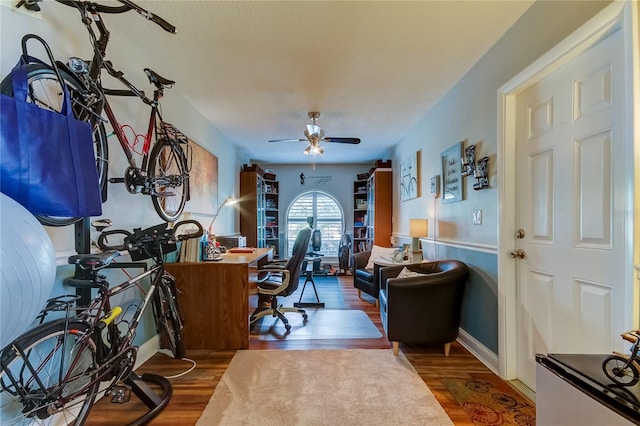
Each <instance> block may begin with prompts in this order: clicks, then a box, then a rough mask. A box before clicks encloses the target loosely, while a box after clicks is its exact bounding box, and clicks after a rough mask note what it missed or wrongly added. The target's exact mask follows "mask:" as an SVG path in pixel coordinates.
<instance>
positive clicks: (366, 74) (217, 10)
mask: <svg viewBox="0 0 640 426" xmlns="http://www.w3.org/2000/svg"><path fill="white" fill-rule="evenodd" d="M139 4H141V5H142V6H143V7H145V8H147V9H149V10H150V11H152V12H154V13H156V14H158V15H160V16H161V17H163V18H164V19H166V20H167V21H169V22H171V23H172V24H174V25H175V26H176V27H177V29H178V30H177V34H175V35H172V34H169V33H166V32H164V31H162V30H161V29H160V28H159V27H157V26H155V25H153V24H152V23H148V22H145V21H144V20H141V19H140V17H139V16H138V15H137V14H135V13H133V12H130V13H127V14H124V15H121V16H118V17H117V18H112V17H109V22H108V24H109V28H110V29H111V32H112V34H113V36H114V39H115V38H116V35H117V36H118V37H119V38H124V39H126V40H127V43H128V45H129V47H130V48H131V49H133V51H136V52H140V56H141V57H139V58H137V59H139V60H140V61H141V62H142V63H143V64H144V65H143V66H149V67H151V68H153V69H154V70H156V71H158V72H159V73H160V74H161V75H166V76H167V77H169V78H171V79H174V80H176V81H177V82H178V83H177V85H176V88H175V89H172V90H179V91H181V92H182V94H183V95H184V96H185V98H186V99H187V100H188V101H189V102H191V103H192V104H193V105H194V106H195V107H196V108H197V109H198V110H199V111H200V112H201V113H202V114H203V115H204V116H205V117H206V118H207V119H209V120H210V121H211V122H212V123H213V124H214V125H215V126H216V127H217V128H218V129H219V130H220V131H221V132H222V133H224V134H225V135H226V136H227V137H228V138H229V139H230V140H231V141H233V142H234V143H236V144H237V145H238V146H239V147H240V149H241V150H242V151H241V152H243V153H244V154H246V155H247V157H248V158H250V159H252V160H256V161H262V162H272V163H304V162H307V161H309V158H308V157H306V156H304V155H303V154H302V151H303V149H304V148H305V147H306V146H307V144H306V142H284V143H278V144H274V143H268V142H267V141H268V140H270V139H282V138H301V137H304V135H303V132H304V129H305V125H306V124H309V123H310V120H309V118H308V117H307V112H308V111H320V112H321V116H320V118H319V119H318V122H317V124H319V125H320V126H322V127H323V129H324V130H325V132H326V135H327V136H341V137H359V138H361V140H362V142H361V143H360V145H344V144H327V145H326V146H325V154H324V155H323V156H321V157H319V158H317V159H316V160H317V162H329V163H345V162H346V163H352V162H368V161H371V160H374V159H376V158H388V156H389V152H390V151H389V149H390V147H391V146H393V145H394V144H395V143H397V142H398V141H399V140H400V139H401V138H402V137H403V136H404V135H405V134H406V133H407V132H408V131H409V130H410V129H411V128H412V127H413V126H414V125H416V123H417V122H418V120H419V119H420V118H421V117H423V116H424V115H425V113H426V112H427V111H428V110H429V108H430V107H432V106H433V105H434V104H435V103H436V102H437V101H438V100H439V99H440V98H441V97H442V96H443V95H444V94H445V93H446V92H447V91H448V90H449V89H450V88H451V87H452V86H453V85H454V84H455V83H456V82H457V81H458V80H459V79H460V78H461V77H462V76H463V75H464V74H465V73H466V72H467V71H468V70H469V69H470V68H471V67H472V66H473V65H474V64H475V63H476V62H477V61H478V60H479V59H480V58H481V57H482V55H483V54H484V53H485V52H486V51H487V50H488V49H489V48H490V47H491V46H492V45H493V44H494V43H495V42H496V41H497V40H498V39H499V38H500V37H501V36H502V35H503V34H504V33H505V32H506V30H507V29H508V28H509V27H510V26H511V25H513V23H514V22H515V21H516V20H517V19H518V18H519V17H520V16H521V15H522V14H523V13H524V12H525V11H526V10H527V8H528V7H529V6H530V5H531V4H532V1H529V0H527V1H525V0H522V1H515V0H512V1H478V0H476V1H412V2H395V1H389V2H386V1H375V2H372V1H282V2H273V1H258V2H247V1H225V2H222V1H140V2H139ZM154 46H156V47H154ZM150 47H153V48H150Z"/></svg>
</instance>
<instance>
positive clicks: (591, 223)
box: [498, 2, 638, 391]
mask: <svg viewBox="0 0 640 426" xmlns="http://www.w3.org/2000/svg"><path fill="white" fill-rule="evenodd" d="M635 7H636V6H635V5H633V4H632V2H625V3H623V4H613V5H611V6H609V7H608V8H607V9H605V10H603V12H601V13H600V14H598V15H597V16H596V17H594V18H593V19H592V20H591V21H589V22H588V23H587V24H585V25H584V26H583V27H581V28H580V29H579V30H577V31H576V32H575V33H574V34H573V35H571V36H570V37H569V38H567V39H566V40H565V41H563V42H561V43H560V44H559V45H558V46H556V47H555V48H554V49H552V50H551V51H550V52H548V53H547V54H546V55H544V56H543V57H542V58H541V59H540V60H538V61H536V62H535V63H534V64H532V65H531V66H530V67H529V68H527V69H525V70H524V71H523V72H522V73H520V74H519V75H518V76H516V77H515V78H514V79H512V80H511V81H510V82H508V83H507V84H506V85H505V86H503V87H502V88H501V89H500V90H499V99H500V105H499V120H500V123H499V132H501V134H500V135H499V152H498V157H499V162H498V163H499V177H498V178H499V181H500V182H501V185H502V188H501V192H500V194H499V205H500V206H501V208H500V212H499V214H500V220H499V221H498V223H499V224H500V225H499V227H500V229H499V235H500V241H499V250H498V252H499V255H498V271H499V272H498V276H499V277H500V278H499V282H498V287H499V294H500V298H499V312H500V314H499V373H500V376H501V377H503V378H505V379H510V380H511V379H517V380H519V381H521V382H522V383H524V384H525V385H526V386H527V387H529V388H530V389H532V390H533V391H535V355H536V354H537V353H553V352H565V353H607V352H610V351H611V350H613V349H614V348H616V349H619V350H622V349H623V345H622V341H621V339H619V337H618V335H619V333H621V332H623V331H625V330H626V329H629V328H632V327H637V326H638V318H637V317H638V315H637V312H635V314H634V311H635V310H637V302H635V303H634V301H637V299H638V290H637V282H636V280H635V278H634V273H633V262H634V259H635V258H634V254H635V253H634V250H635V248H633V241H634V239H633V236H634V232H635V231H634V228H633V227H634V215H632V214H625V212H632V211H634V203H635V196H634V195H635V194H634V191H635V188H634V184H633V183H634V169H635V168H634V162H633V152H634V150H633V141H634V139H633V130H634V126H633V119H632V116H631V114H630V113H629V111H630V110H632V105H633V103H632V102H637V99H636V100H634V99H633V96H632V93H633V91H632V90H629V87H627V85H630V84H631V82H632V81H633V80H632V77H631V76H632V75H633V73H631V68H632V65H631V64H632V61H631V60H630V59H631V57H632V56H633V55H637V53H633V48H634V46H632V45H633V44H636V45H635V49H637V41H634V40H633V37H631V34H632V32H633V31H632V27H634V26H637V22H636V21H635V20H634V19H630V17H631V16H634V15H633V14H634V13H636V15H635V16H637V10H635ZM631 22H634V24H633V25H631V24H630V23H631ZM636 34H637V32H636ZM636 78H637V77H636ZM637 83H638V82H637V81H635V82H634V83H633V84H637ZM636 93H637V92H636Z"/></svg>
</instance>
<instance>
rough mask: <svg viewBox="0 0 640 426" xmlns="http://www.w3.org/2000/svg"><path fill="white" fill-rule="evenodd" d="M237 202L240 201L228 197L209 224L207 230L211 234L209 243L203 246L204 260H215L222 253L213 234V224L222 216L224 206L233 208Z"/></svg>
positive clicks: (208, 238) (208, 239)
mask: <svg viewBox="0 0 640 426" xmlns="http://www.w3.org/2000/svg"><path fill="white" fill-rule="evenodd" d="M237 202H238V200H236V199H235V198H234V197H227V198H225V199H224V201H223V202H222V203H221V204H220V205H219V206H218V210H217V211H216V213H215V214H214V215H213V218H212V219H211V223H210V224H209V227H208V228H207V230H208V232H209V235H208V237H207V241H206V242H205V243H204V244H203V250H202V260H215V259H218V258H219V255H220V251H219V250H218V248H217V247H216V236H215V235H214V233H213V223H214V222H215V221H216V219H217V218H218V215H219V214H220V210H222V208H223V207H224V206H232V205H234V204H236V203H237Z"/></svg>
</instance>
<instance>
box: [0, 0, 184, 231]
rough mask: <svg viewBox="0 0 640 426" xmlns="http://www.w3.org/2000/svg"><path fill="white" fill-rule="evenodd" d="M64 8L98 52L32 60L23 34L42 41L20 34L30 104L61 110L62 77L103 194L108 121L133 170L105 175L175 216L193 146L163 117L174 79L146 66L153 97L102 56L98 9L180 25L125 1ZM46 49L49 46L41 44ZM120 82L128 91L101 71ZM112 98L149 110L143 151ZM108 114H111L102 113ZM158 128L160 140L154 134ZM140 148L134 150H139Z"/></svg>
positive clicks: (48, 219)
mask: <svg viewBox="0 0 640 426" xmlns="http://www.w3.org/2000/svg"><path fill="white" fill-rule="evenodd" d="M55 1H56V2H58V3H61V4H63V5H65V6H70V7H74V8H76V9H77V10H78V11H79V13H80V15H81V20H82V23H83V24H84V26H85V27H86V29H87V32H88V34H89V40H90V41H91V45H92V46H93V57H92V58H91V60H89V61H85V60H82V59H79V58H70V59H69V63H68V65H67V64H64V63H62V62H60V61H55V62H54V63H53V64H52V65H53V66H51V65H48V64H46V63H43V62H40V61H37V60H34V58H29V56H28V55H27V54H26V44H25V43H26V39H28V38H37V39H39V40H41V41H42V42H43V43H44V40H42V39H40V38H39V37H38V36H35V35H33V34H28V35H27V36H25V38H23V41H22V46H23V49H22V50H23V55H24V56H25V59H27V60H28V62H30V63H29V64H28V68H27V81H28V84H29V95H28V101H29V102H33V103H36V104H38V105H39V106H40V107H42V108H47V109H50V110H53V111H60V110H61V108H62V101H63V99H64V98H63V91H62V89H61V82H60V79H59V78H58V76H60V77H61V78H62V81H63V84H64V85H65V86H66V87H67V89H68V91H69V94H70V96H71V99H72V105H73V110H74V114H75V116H76V117H77V118H79V119H81V120H83V121H88V122H90V123H91V125H92V128H93V143H94V152H95V155H96V168H97V172H98V180H99V183H100V188H101V191H102V199H103V201H105V200H106V194H107V192H106V187H107V175H108V164H109V150H108V145H107V131H106V129H105V123H106V122H109V123H110V125H111V127H112V128H113V133H114V134H115V136H116V138H117V139H118V141H119V143H120V146H121V147H122V150H123V152H124V154H125V156H126V158H127V162H128V167H127V169H126V170H125V172H124V176H123V177H120V178H111V179H108V181H109V182H112V183H124V185H125V187H126V189H127V191H129V192H130V193H132V194H134V193H142V194H146V195H149V196H151V200H152V202H153V206H154V208H155V210H156V212H157V213H158V215H159V216H160V217H161V218H162V219H164V220H166V221H174V220H177V219H178V218H179V217H180V215H181V214H182V211H183V209H184V206H185V203H186V202H187V201H188V200H189V170H190V168H191V166H190V164H191V151H190V147H189V145H188V138H187V137H186V136H185V135H184V134H182V133H181V132H180V131H179V130H178V129H176V128H175V127H174V126H173V125H171V124H169V123H167V122H165V121H164V120H163V118H162V114H161V108H160V99H161V98H162V97H163V94H164V89H166V88H170V87H171V86H173V85H174V84H175V82H174V81H172V80H169V79H167V78H164V77H162V76H160V75H159V74H158V73H156V72H154V71H153V70H151V69H149V68H145V69H144V72H145V74H146V75H147V77H148V79H149V83H151V84H152V85H153V86H154V87H155V89H154V91H153V97H152V98H149V97H147V96H146V95H145V93H144V92H143V91H142V90H140V89H138V88H137V87H135V86H134V85H133V84H132V83H131V82H129V81H128V80H127V79H126V78H125V77H124V74H123V73H122V71H119V70H117V69H116V68H114V66H113V64H112V63H111V62H110V61H108V60H107V59H106V57H105V55H106V50H107V45H108V43H109V31H108V29H107V28H106V26H105V22H104V20H103V19H102V18H101V16H100V13H110V14H113V13H124V12H128V11H130V10H135V11H136V12H138V13H139V14H140V15H142V16H143V17H145V18H146V19H148V20H151V21H153V22H155V23H156V24H158V25H159V26H160V27H162V28H163V29H164V30H165V31H167V32H170V33H175V27H174V26H173V25H171V24H169V23H168V22H167V21H165V20H164V19H162V18H160V17H159V16H157V15H155V14H153V13H151V12H149V11H147V10H145V9H143V8H141V7H140V6H138V5H136V4H135V3H133V2H131V1H128V0H118V1H119V3H121V5H120V6H106V5H101V4H98V3H95V2H88V1H71V0H55ZM44 44H45V46H46V43H44ZM103 70H106V71H107V73H108V74H109V75H111V76H112V77H114V78H115V79H117V80H118V81H120V82H121V83H122V84H123V85H124V86H125V87H126V89H124V90H120V89H108V88H105V87H103V86H102V77H101V75H102V71H103ZM0 91H1V92H2V93H3V94H6V95H10V96H12V95H13V88H12V84H11V76H7V77H5V78H4V80H3V81H2V83H1V84H0ZM107 95H112V96H137V97H138V98H140V99H141V100H142V102H144V103H145V104H146V105H149V106H150V107H151V113H150V117H149V124H148V127H147V131H146V133H145V134H144V135H143V136H144V137H143V139H144V140H143V142H142V146H141V147H140V148H139V149H138V147H136V144H137V143H138V142H139V141H138V137H137V136H136V137H134V140H131V141H130V140H129V139H128V138H127V135H126V134H125V130H124V129H125V128H126V127H127V126H123V125H122V124H121V123H120V122H119V121H118V119H117V118H116V116H115V114H114V112H113V110H112V108H111V106H110V105H109V102H108V97H107ZM103 113H104V114H105V115H106V117H107V118H106V119H104V118H103V117H102V114H103ZM154 131H155V137H154ZM134 147H135V150H134ZM135 152H138V153H139V154H140V155H141V159H140V165H138V163H137V162H136V158H135V156H134V153H135ZM80 219H81V218H79V217H52V216H38V220H40V222H41V223H42V224H44V225H49V226H66V225H70V224H72V223H75V222H77V221H78V220H80Z"/></svg>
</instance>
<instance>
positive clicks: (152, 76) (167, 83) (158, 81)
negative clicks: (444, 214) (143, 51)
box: [144, 68, 176, 86]
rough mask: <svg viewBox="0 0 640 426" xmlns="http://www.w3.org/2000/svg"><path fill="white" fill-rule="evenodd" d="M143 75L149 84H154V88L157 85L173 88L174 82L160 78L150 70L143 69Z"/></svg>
mask: <svg viewBox="0 0 640 426" xmlns="http://www.w3.org/2000/svg"><path fill="white" fill-rule="evenodd" d="M144 73H145V74H146V75H147V77H148V78H149V82H150V83H151V84H154V85H155V86H158V85H160V86H173V85H174V84H176V82H175V81H173V80H169V79H167V78H164V77H162V76H161V75H160V74H158V73H157V72H155V71H154V70H152V69H150V68H145V69H144Z"/></svg>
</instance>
